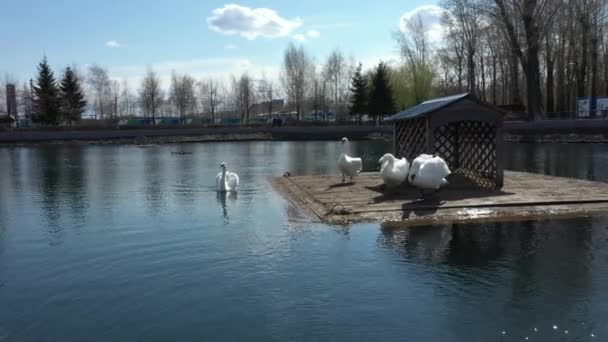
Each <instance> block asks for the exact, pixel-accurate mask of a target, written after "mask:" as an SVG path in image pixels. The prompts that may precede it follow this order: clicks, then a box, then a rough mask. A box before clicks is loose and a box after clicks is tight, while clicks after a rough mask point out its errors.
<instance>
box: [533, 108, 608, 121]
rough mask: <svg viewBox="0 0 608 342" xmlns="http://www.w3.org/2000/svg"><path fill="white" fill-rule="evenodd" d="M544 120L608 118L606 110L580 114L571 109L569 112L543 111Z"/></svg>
mask: <svg viewBox="0 0 608 342" xmlns="http://www.w3.org/2000/svg"><path fill="white" fill-rule="evenodd" d="M544 115H545V120H606V119H608V111H606V110H597V111H595V110H593V111H590V112H589V113H588V115H584V116H583V115H581V114H580V113H576V112H573V111H569V112H551V113H545V114H544Z"/></svg>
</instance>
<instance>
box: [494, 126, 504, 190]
mask: <svg viewBox="0 0 608 342" xmlns="http://www.w3.org/2000/svg"><path fill="white" fill-rule="evenodd" d="M495 125H496V147H495V149H496V188H497V189H501V188H502V186H503V185H504V168H503V163H504V160H503V145H504V141H503V137H502V123H496V124H495Z"/></svg>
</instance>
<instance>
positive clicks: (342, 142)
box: [340, 138, 348, 145]
mask: <svg viewBox="0 0 608 342" xmlns="http://www.w3.org/2000/svg"><path fill="white" fill-rule="evenodd" d="M340 144H342V145H344V144H348V139H347V138H342V140H341V141H340Z"/></svg>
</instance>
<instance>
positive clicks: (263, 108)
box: [250, 99, 285, 116]
mask: <svg viewBox="0 0 608 342" xmlns="http://www.w3.org/2000/svg"><path fill="white" fill-rule="evenodd" d="M271 105H272V106H271ZM270 108H272V113H276V112H280V111H282V110H283V109H284V108H285V100H283V99H276V100H272V103H270V102H269V101H264V102H260V103H255V104H253V105H251V107H250V113H251V114H252V115H254V116H258V114H268V110H269V109H270Z"/></svg>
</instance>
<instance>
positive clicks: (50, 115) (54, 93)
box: [32, 56, 60, 125]
mask: <svg viewBox="0 0 608 342" xmlns="http://www.w3.org/2000/svg"><path fill="white" fill-rule="evenodd" d="M33 114H34V115H33V117H32V121H34V122H37V123H42V124H45V125H57V124H58V123H59V116H60V110H59V96H58V89H57V84H56V83H55V76H54V75H53V71H52V70H51V67H50V66H49V64H48V62H47V60H46V56H45V57H44V58H43V59H42V61H41V62H40V64H39V65H38V78H37V80H36V85H35V86H34V113H33Z"/></svg>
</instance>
